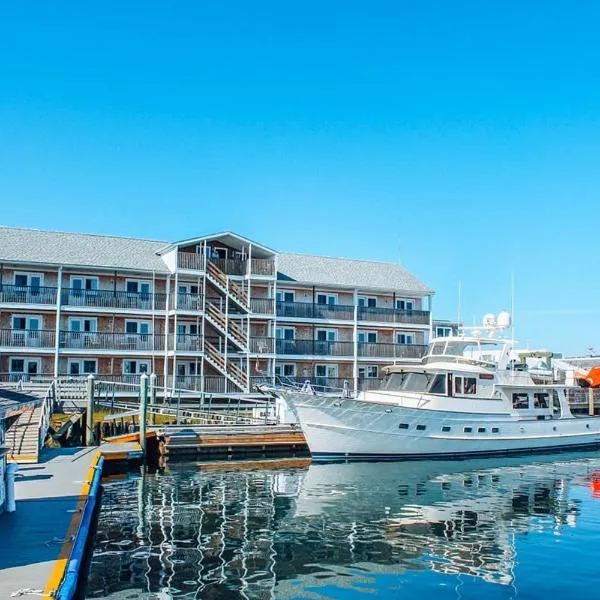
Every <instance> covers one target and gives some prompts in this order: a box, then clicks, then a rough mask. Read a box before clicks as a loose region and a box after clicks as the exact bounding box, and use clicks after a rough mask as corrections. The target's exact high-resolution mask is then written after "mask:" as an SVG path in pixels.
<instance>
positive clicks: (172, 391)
mask: <svg viewBox="0 0 600 600" xmlns="http://www.w3.org/2000/svg"><path fill="white" fill-rule="evenodd" d="M173 294H174V297H175V316H174V317H173V386H172V387H171V393H172V394H173V395H175V377H177V312H178V311H177V307H178V306H179V273H178V272H177V271H175V289H174V290H173Z"/></svg>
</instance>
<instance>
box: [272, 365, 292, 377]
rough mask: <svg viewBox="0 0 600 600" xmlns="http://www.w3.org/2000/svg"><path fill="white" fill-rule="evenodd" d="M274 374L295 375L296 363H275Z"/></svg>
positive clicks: (281, 375) (279, 375)
mask: <svg viewBox="0 0 600 600" xmlns="http://www.w3.org/2000/svg"><path fill="white" fill-rule="evenodd" d="M275 375H277V376H278V377H296V365H295V364H294V363H280V364H276V365H275Z"/></svg>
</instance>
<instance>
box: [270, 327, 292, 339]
mask: <svg viewBox="0 0 600 600" xmlns="http://www.w3.org/2000/svg"><path fill="white" fill-rule="evenodd" d="M275 337H276V338H277V339H278V340H293V339H294V338H295V330H294V328H293V327H277V329H275Z"/></svg>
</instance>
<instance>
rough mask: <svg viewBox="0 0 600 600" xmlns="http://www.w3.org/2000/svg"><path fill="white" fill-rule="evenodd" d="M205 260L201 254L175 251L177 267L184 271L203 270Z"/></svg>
mask: <svg viewBox="0 0 600 600" xmlns="http://www.w3.org/2000/svg"><path fill="white" fill-rule="evenodd" d="M205 266H206V261H205V260H204V256H202V254H195V253H193V252H178V253H177V268H178V269H181V270H184V271H204V267H205Z"/></svg>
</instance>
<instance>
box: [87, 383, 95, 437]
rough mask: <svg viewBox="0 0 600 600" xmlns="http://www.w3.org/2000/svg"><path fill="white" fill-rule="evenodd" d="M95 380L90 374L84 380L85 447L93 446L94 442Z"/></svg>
mask: <svg viewBox="0 0 600 600" xmlns="http://www.w3.org/2000/svg"><path fill="white" fill-rule="evenodd" d="M95 382H96V381H95V378H94V376H93V375H92V374H90V375H88V376H87V379H86V392H87V412H86V416H85V445H86V446H95V445H96V441H95V439H94V387H95Z"/></svg>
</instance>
